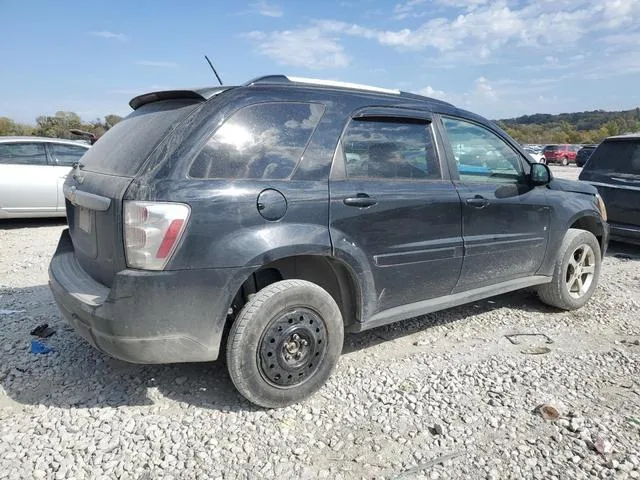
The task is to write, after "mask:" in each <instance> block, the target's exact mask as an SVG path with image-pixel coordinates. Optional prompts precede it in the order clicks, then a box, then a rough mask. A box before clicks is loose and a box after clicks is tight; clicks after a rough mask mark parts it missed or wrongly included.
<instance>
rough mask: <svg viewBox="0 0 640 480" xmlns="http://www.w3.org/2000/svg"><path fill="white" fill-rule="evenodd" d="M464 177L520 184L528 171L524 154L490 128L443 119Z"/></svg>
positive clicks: (461, 175)
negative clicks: (522, 159) (522, 157)
mask: <svg viewBox="0 0 640 480" xmlns="http://www.w3.org/2000/svg"><path fill="white" fill-rule="evenodd" d="M442 122H443V123H444V129H445V131H446V133H447V137H448V139H449V142H450V143H451V149H452V150H453V154H454V157H455V159H456V166H457V168H458V173H459V175H460V180H462V181H467V182H493V183H514V182H515V183H517V182H520V181H522V180H523V176H524V171H523V168H522V163H521V160H520V155H519V154H518V153H517V152H516V151H515V150H513V149H512V148H511V147H510V146H509V145H508V144H507V143H506V142H505V141H504V140H502V139H501V138H500V137H498V136H497V135H496V134H494V133H493V132H491V131H490V130H488V129H486V128H484V127H481V126H480V125H476V124H474V123H470V122H466V121H463V120H459V119H453V118H443V119H442Z"/></svg>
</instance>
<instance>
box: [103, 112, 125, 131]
mask: <svg viewBox="0 0 640 480" xmlns="http://www.w3.org/2000/svg"><path fill="white" fill-rule="evenodd" d="M120 120H122V117H121V116H120V115H114V114H110V115H105V117H104V124H105V126H106V127H107V130H109V129H110V128H111V127H113V126H114V125H115V124H116V123H118V122H119V121H120Z"/></svg>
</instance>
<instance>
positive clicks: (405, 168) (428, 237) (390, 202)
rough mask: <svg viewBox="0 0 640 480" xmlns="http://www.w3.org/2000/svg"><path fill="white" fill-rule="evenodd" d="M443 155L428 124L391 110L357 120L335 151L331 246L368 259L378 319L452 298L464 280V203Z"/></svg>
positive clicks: (416, 116) (372, 111)
mask: <svg viewBox="0 0 640 480" xmlns="http://www.w3.org/2000/svg"><path fill="white" fill-rule="evenodd" d="M437 150H438V149H437V146H436V144H435V142H434V134H433V129H432V126H431V121H430V119H429V117H428V116H426V115H425V114H423V113H422V112H412V111H402V110H401V109H392V108H389V109H369V110H364V111H360V112H359V113H358V114H356V115H355V116H354V118H352V119H351V121H350V123H349V125H348V126H347V128H346V130H345V132H344V134H343V137H342V139H341V142H340V144H339V146H338V150H337V151H336V155H335V158H334V164H333V169H332V173H331V179H330V187H329V188H330V198H331V200H330V222H329V223H330V233H331V240H332V243H333V245H339V244H341V243H344V242H349V243H350V244H352V245H354V246H356V247H357V248H359V249H360V251H362V252H363V253H364V255H365V256H366V259H367V261H368V262H369V266H370V268H371V271H372V273H373V278H374V282H375V290H376V299H375V300H374V302H376V303H377V305H376V306H375V308H374V309H373V311H374V312H375V311H381V310H386V309H389V308H393V307H396V306H399V305H404V304H409V303H413V302H418V301H421V300H426V299H430V298H434V297H438V296H442V295H447V294H449V293H450V292H451V290H452V289H453V287H454V286H455V284H456V281H457V279H458V274H459V272H460V267H461V264H462V236H461V212H460V199H459V197H458V194H457V192H456V190H455V188H454V186H453V184H452V183H451V181H450V180H449V178H448V173H447V171H446V169H443V168H442V166H441V164H440V161H439V156H438V154H437ZM443 171H444V172H445V174H444V175H443Z"/></svg>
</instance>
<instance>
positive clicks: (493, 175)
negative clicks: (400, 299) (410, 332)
mask: <svg viewBox="0 0 640 480" xmlns="http://www.w3.org/2000/svg"><path fill="white" fill-rule="evenodd" d="M442 125H443V130H444V133H445V135H444V136H445V138H447V139H448V142H449V145H450V146H451V150H450V155H451V157H450V158H452V161H450V166H451V168H452V170H453V171H452V177H454V183H455V185H456V187H457V188H458V191H459V193H460V198H461V200H462V236H463V238H464V260H463V263H462V271H461V274H460V278H459V280H458V283H457V287H456V290H457V291H462V290H470V289H473V288H479V287H483V286H486V285H491V284H495V283H499V282H503V281H508V280H511V279H515V278H519V277H525V276H529V275H534V274H535V273H536V272H537V270H538V268H539V267H540V265H541V264H542V260H543V258H544V254H545V251H546V247H547V240H548V235H549V219H550V209H549V207H548V205H547V200H546V195H545V187H532V186H531V185H530V184H529V183H528V181H527V177H526V171H525V168H526V166H527V162H526V160H525V159H524V157H523V156H521V155H520V154H519V153H518V152H517V151H516V150H515V149H514V148H513V147H512V146H511V145H509V144H508V143H507V142H506V141H505V140H504V139H503V138H501V137H500V136H498V135H497V134H496V133H495V132H493V131H492V130H490V129H489V128H487V127H485V126H483V125H480V124H477V123H473V122H471V121H469V120H466V119H462V118H455V117H442ZM456 149H457V150H458V152H460V153H455V150H456Z"/></svg>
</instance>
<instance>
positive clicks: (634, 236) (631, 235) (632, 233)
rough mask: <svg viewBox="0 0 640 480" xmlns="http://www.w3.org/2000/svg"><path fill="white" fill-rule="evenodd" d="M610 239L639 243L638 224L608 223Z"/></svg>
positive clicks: (639, 227) (639, 232)
mask: <svg viewBox="0 0 640 480" xmlns="http://www.w3.org/2000/svg"><path fill="white" fill-rule="evenodd" d="M609 231H610V234H611V235H610V238H611V240H617V241H619V242H626V243H633V244H636V245H640V225H626V224H621V223H609Z"/></svg>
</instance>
